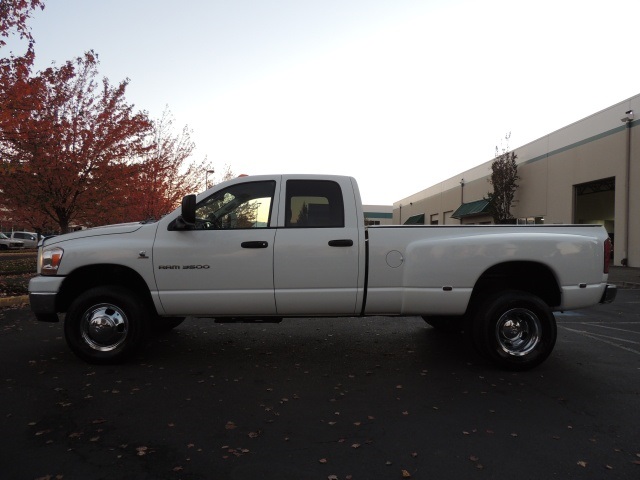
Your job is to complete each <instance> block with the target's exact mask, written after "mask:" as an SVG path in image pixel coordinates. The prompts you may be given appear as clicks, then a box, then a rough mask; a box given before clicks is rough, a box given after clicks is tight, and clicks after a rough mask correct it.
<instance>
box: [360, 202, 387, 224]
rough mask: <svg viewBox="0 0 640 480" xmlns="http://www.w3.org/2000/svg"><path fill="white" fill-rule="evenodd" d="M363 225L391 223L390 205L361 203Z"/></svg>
mask: <svg viewBox="0 0 640 480" xmlns="http://www.w3.org/2000/svg"><path fill="white" fill-rule="evenodd" d="M362 208H363V209H364V224H365V225H393V207H392V206H391V205H363V206H362Z"/></svg>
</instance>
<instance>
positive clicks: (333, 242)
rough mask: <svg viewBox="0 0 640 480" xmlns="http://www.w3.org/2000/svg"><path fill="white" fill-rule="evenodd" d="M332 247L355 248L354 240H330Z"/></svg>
mask: <svg viewBox="0 0 640 480" xmlns="http://www.w3.org/2000/svg"><path fill="white" fill-rule="evenodd" d="M329 246H330V247H353V240H350V239H343V240H329Z"/></svg>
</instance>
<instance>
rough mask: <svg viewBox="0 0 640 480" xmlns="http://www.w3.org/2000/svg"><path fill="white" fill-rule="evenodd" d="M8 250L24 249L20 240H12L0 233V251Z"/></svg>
mask: <svg viewBox="0 0 640 480" xmlns="http://www.w3.org/2000/svg"><path fill="white" fill-rule="evenodd" d="M10 248H24V242H23V241H22V240H13V239H11V238H9V237H7V236H6V235H5V234H4V233H0V250H9V249H10Z"/></svg>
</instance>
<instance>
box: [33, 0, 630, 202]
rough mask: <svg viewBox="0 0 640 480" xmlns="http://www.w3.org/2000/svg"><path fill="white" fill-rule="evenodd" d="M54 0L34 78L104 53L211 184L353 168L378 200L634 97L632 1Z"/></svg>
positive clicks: (112, 70)
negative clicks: (183, 136) (182, 139)
mask: <svg viewBox="0 0 640 480" xmlns="http://www.w3.org/2000/svg"><path fill="white" fill-rule="evenodd" d="M45 1H46V6H45V9H44V11H42V12H38V13H36V14H35V15H34V17H33V19H32V20H31V22H30V25H31V29H32V33H33V36H34V37H35V40H36V68H37V69H39V70H41V69H44V68H47V67H48V66H50V65H51V63H52V62H55V63H56V64H58V65H60V64H62V63H63V62H65V61H67V60H71V59H73V58H75V57H78V56H82V54H83V53H84V52H86V51H88V50H94V51H95V52H97V53H98V56H99V60H100V66H99V73H100V75H101V76H105V77H107V78H108V79H109V80H110V82H111V83H112V84H116V83H118V82H120V81H122V80H124V79H126V78H128V79H130V84H129V86H128V88H127V93H126V99H127V101H128V102H129V103H132V104H134V105H135V107H136V109H138V110H144V111H147V112H148V113H149V115H150V116H151V118H160V116H161V114H162V112H163V110H164V109H165V108H168V109H169V110H170V111H171V113H172V114H173V116H174V118H175V122H174V123H175V125H176V127H177V130H181V129H182V126H184V125H188V126H189V127H190V128H191V129H192V131H193V133H192V139H193V140H194V141H195V143H196V151H195V154H194V158H195V159H196V160H201V159H202V158H204V156H205V155H206V156H207V158H208V159H209V160H210V161H211V162H212V163H213V165H214V168H215V170H216V174H215V176H216V178H217V179H218V180H219V178H220V177H221V176H222V173H223V171H224V169H225V168H226V167H227V166H228V167H229V168H231V170H232V171H233V172H234V173H235V174H241V173H244V174H249V175H258V174H279V173H320V174H340V175H350V176H353V177H355V178H356V179H357V180H358V184H359V187H360V193H361V195H362V200H363V202H364V203H365V204H367V205H391V204H393V203H394V202H398V201H401V200H402V199H404V198H406V197H408V196H410V195H413V194H415V193H417V192H419V191H421V190H424V189H426V188H428V187H430V186H432V185H434V184H436V183H439V182H441V181H444V180H446V179H448V178H451V177H455V176H457V175H459V174H460V173H461V172H464V171H465V170H467V169H469V168H472V167H474V166H477V165H479V164H482V163H484V162H487V161H489V160H491V159H493V158H494V154H495V148H496V146H501V147H502V146H504V144H505V142H504V140H503V139H504V137H505V135H506V134H508V133H510V134H511V137H510V140H509V143H508V146H509V147H510V148H517V147H518V146H521V145H524V144H526V143H529V142H531V141H533V140H536V139H538V138H540V137H542V136H544V135H546V134H548V133H551V132H553V131H555V130H558V129H559V128H562V127H564V126H566V125H568V124H571V123H573V122H576V121H578V120H580V119H582V118H584V117H587V116H589V115H591V114H593V113H596V112H598V111H600V110H602V109H604V108H607V107H609V106H611V105H613V104H615V103H618V102H620V101H623V100H625V99H627V98H629V97H632V96H634V95H637V94H638V93H640V83H638V82H637V79H638V78H640V62H639V61H638V60H637V47H636V43H635V33H636V31H635V30H636V29H635V28H634V27H635V26H636V23H637V22H636V20H637V18H640V2H638V0H609V1H607V2H603V1H601V0H600V1H592V0H577V1H574V0H536V1H535V2H533V1H524V0H483V1H478V0H448V1H444V0H422V1H419V0H313V1H311V0H261V1H259V0H225V1H220V0H188V1H185V2H176V1H175V0H173V1H169V0H108V1H107V0H103V1H97V0H48V1H47V0H45ZM634 79H635V80H634ZM176 133H178V131H176ZM210 180H211V179H210Z"/></svg>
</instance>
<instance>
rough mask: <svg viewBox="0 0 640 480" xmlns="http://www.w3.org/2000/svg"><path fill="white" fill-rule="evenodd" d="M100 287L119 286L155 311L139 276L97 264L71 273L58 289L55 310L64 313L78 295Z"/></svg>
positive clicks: (115, 266)
mask: <svg viewBox="0 0 640 480" xmlns="http://www.w3.org/2000/svg"><path fill="white" fill-rule="evenodd" d="M100 285H119V286H121V287H124V288H127V289H129V290H131V291H133V292H136V293H137V294H138V295H139V296H140V298H141V299H142V300H143V301H145V302H147V304H148V305H149V306H150V308H152V309H153V310H155V308H154V306H153V300H152V299H151V293H150V292H149V287H148V286H147V284H146V282H145V281H144V280H143V279H142V277H141V276H140V274H139V273H138V272H136V271H134V270H132V269H130V268H128V267H123V266H122V265H111V264H99V265H90V266H87V267H82V268H79V269H77V270H75V271H74V272H72V273H71V274H70V275H69V276H67V278H65V280H64V282H62V286H61V288H60V294H59V296H58V299H57V305H56V309H57V310H58V311H59V312H66V311H67V309H68V308H69V305H71V302H73V300H74V299H75V298H76V297H78V295H80V294H82V293H83V292H85V291H87V290H89V289H90V288H93V287H98V286H100Z"/></svg>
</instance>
